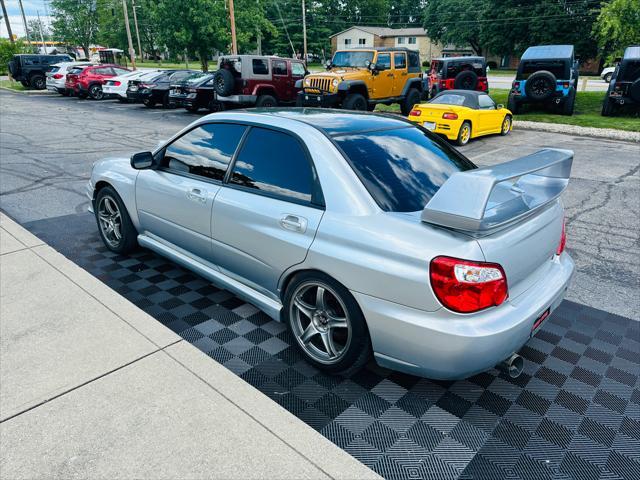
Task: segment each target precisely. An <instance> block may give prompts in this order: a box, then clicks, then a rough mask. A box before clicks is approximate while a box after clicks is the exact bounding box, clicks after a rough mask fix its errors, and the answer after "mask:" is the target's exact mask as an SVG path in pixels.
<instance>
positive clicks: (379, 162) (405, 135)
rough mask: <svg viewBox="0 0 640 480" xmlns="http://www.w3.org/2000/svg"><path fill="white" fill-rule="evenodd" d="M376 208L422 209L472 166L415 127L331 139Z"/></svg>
mask: <svg viewBox="0 0 640 480" xmlns="http://www.w3.org/2000/svg"><path fill="white" fill-rule="evenodd" d="M334 139H335V141H336V142H337V144H338V145H339V146H340V148H342V151H343V152H344V153H345V155H346V158H347V160H348V161H349V163H350V164H351V166H352V167H353V169H354V170H355V171H356V173H357V174H358V176H359V177H360V180H361V181H362V183H363V184H364V186H365V187H366V188H367V190H368V191H369V193H370V194H371V196H372V197H373V198H374V200H375V201H376V202H377V203H378V205H379V206H380V208H382V209H383V210H385V211H387V212H416V211H419V210H422V209H423V208H424V207H425V205H426V204H427V203H428V202H429V200H431V197H433V195H434V194H435V193H436V192H437V191H438V189H439V188H440V187H441V186H442V184H443V183H444V182H445V181H446V180H447V179H448V178H449V177H450V176H451V175H452V174H453V173H455V172H460V171H464V170H470V169H472V168H475V165H473V163H471V162H470V161H469V160H467V159H466V158H465V157H463V156H462V155H460V154H459V153H457V152H456V151H455V150H454V149H453V148H451V147H450V146H448V145H447V144H446V143H445V142H444V141H441V140H439V139H437V140H436V139H434V138H432V137H431V136H430V135H429V134H427V133H426V132H425V131H424V130H421V129H419V128H417V127H406V128H398V129H392V130H384V131H377V132H358V133H347V134H344V135H338V136H336V137H334Z"/></svg>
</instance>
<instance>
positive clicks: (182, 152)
mask: <svg viewBox="0 0 640 480" xmlns="http://www.w3.org/2000/svg"><path fill="white" fill-rule="evenodd" d="M245 130H246V127H245V126H243V125H233V124H226V123H217V124H215V123H208V124H205V125H200V126H198V127H196V128H194V129H193V130H190V131H189V132H187V133H185V134H184V135H183V136H182V137H180V138H178V139H177V140H175V141H174V142H173V143H171V144H170V145H169V146H167V147H166V148H165V150H164V155H163V158H162V162H161V164H162V166H163V167H165V168H169V169H171V170H174V171H176V172H184V173H191V174H193V175H198V176H201V177H205V178H210V179H213V180H219V181H222V179H223V178H224V175H225V173H226V171H227V167H228V166H229V162H231V158H232V157H233V154H234V153H235V151H236V148H238V143H240V139H241V138H242V134H243V133H244V131H245Z"/></svg>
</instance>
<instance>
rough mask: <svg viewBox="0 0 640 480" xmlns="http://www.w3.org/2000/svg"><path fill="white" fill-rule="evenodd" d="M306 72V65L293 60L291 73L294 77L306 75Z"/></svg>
mask: <svg viewBox="0 0 640 480" xmlns="http://www.w3.org/2000/svg"><path fill="white" fill-rule="evenodd" d="M305 73H306V71H305V69H304V65H303V64H301V63H298V62H291V75H292V76H294V77H304V74H305Z"/></svg>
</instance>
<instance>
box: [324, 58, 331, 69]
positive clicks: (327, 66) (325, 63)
mask: <svg viewBox="0 0 640 480" xmlns="http://www.w3.org/2000/svg"><path fill="white" fill-rule="evenodd" d="M332 65H333V63H331V60H327V61H326V62H324V68H326V69H327V70H329V69H330V68H331V66H332Z"/></svg>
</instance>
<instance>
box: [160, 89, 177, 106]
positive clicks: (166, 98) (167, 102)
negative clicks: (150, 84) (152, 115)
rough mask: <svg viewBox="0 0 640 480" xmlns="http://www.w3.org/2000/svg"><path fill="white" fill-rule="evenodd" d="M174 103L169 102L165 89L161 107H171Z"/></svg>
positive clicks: (167, 92) (169, 98)
mask: <svg viewBox="0 0 640 480" xmlns="http://www.w3.org/2000/svg"><path fill="white" fill-rule="evenodd" d="M173 107H175V104H174V103H172V102H171V97H170V96H169V91H168V90H167V91H166V92H164V95H162V108H173Z"/></svg>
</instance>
